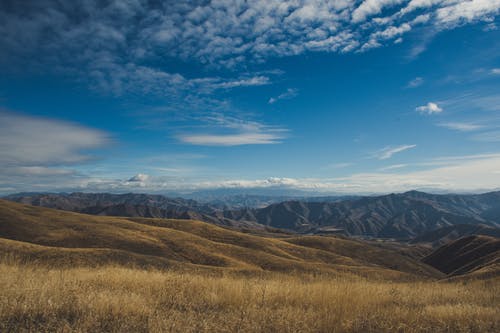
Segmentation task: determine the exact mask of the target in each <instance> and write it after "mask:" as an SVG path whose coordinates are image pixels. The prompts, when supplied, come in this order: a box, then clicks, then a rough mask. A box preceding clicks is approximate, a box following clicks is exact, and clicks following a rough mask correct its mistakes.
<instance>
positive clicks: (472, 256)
mask: <svg viewBox="0 0 500 333" xmlns="http://www.w3.org/2000/svg"><path fill="white" fill-rule="evenodd" d="M422 261H423V262H425V263H427V264H429V265H431V266H432V267H435V268H436V269H438V270H440V271H441V272H443V273H445V274H448V275H450V276H454V275H463V274H469V273H473V272H476V271H480V270H482V271H483V272H484V271H491V270H492V269H498V266H499V264H500V239H499V238H496V237H488V236H468V237H463V238H460V239H458V240H456V241H453V242H451V243H448V244H446V245H443V246H442V247H440V248H439V249H437V250H436V251H434V252H433V253H431V254H430V255H428V256H426V257H425V258H423V260H422ZM499 272H500V271H498V270H497V275H498V273H499Z"/></svg>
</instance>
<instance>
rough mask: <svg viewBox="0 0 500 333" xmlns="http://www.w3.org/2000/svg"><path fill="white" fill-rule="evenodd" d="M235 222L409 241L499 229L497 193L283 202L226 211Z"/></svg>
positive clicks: (499, 198)
mask: <svg viewBox="0 0 500 333" xmlns="http://www.w3.org/2000/svg"><path fill="white" fill-rule="evenodd" d="M224 216H225V217H226V218H229V219H234V220H238V221H241V220H247V221H254V222H257V223H259V224H264V225H267V226H272V227H275V228H284V229H289V230H294V231H297V232H301V233H322V232H328V233H330V232H332V231H334V232H343V233H345V234H347V235H357V236H370V237H381V238H397V239H409V238H414V237H417V236H419V235H421V234H424V233H426V232H429V231H432V230H436V229H439V228H443V227H447V226H451V225H456V224H472V225H477V224H484V225H489V226H492V227H498V226H499V225H500V192H491V193H485V194H480V195H454V194H452V195H434V194H427V193H423V192H416V191H411V192H406V193H401V194H390V195H383V196H373V197H363V198H359V199H351V200H344V201H340V202H304V201H287V202H282V203H278V204H273V205H270V206H268V207H265V208H262V209H243V210H237V211H225V212H224Z"/></svg>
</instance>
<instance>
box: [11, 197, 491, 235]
mask: <svg viewBox="0 0 500 333" xmlns="http://www.w3.org/2000/svg"><path fill="white" fill-rule="evenodd" d="M5 199H7V200H11V201H16V202H19V203H24V204H30V205H35V206H43V207H48V208H55V209H62V210H68V211H74V212H79V213H86V214H94V215H109V216H127V217H157V218H177V219H194V220H201V221H205V222H209V223H212V224H216V225H223V226H230V227H235V228H239V229H242V228H254V229H266V228H267V229H269V230H274V229H282V230H284V231H287V232H293V233H300V234H331V233H336V234H344V235H348V236H358V237H365V238H366V237H368V238H393V239H398V240H411V239H416V238H418V237H424V238H425V237H427V238H429V236H425V235H427V234H429V233H431V232H435V231H436V230H444V231H440V233H439V234H440V235H441V234H443V235H444V234H448V235H449V236H450V237H451V238H450V240H451V239H456V238H457V237H458V236H466V235H469V234H475V233H476V232H475V231H477V228H476V229H474V228H467V227H463V226H481V228H483V229H484V230H485V233H483V234H486V235H489V234H491V233H488V230H489V229H491V230H492V231H491V232H492V233H493V234H495V233H496V232H497V231H496V230H498V228H499V227H500V192H489V193H484V194H439V195H438V194H429V193H424V192H418V191H410V192H405V193H399V194H388V195H381V196H366V197H345V198H341V197H323V198H316V199H315V198H305V199H302V200H291V201H283V202H278V203H273V204H270V205H268V206H266V207H263V208H253V207H244V208H238V207H239V204H238V205H236V207H234V206H231V205H226V204H224V205H220V204H213V205H212V204H210V203H209V202H207V203H199V202H197V201H195V200H192V199H182V198H168V197H165V196H162V195H148V194H135V193H128V194H108V193H71V194H64V193H63V194H50V193H49V194H17V195H10V196H7V197H5ZM453 234H455V236H454V237H452V235H453ZM441 238H442V239H441V240H442V242H445V240H446V236H445V235H444V236H442V237H441ZM422 240H423V241H424V239H423V238H422ZM427 242H430V243H435V245H440V243H439V239H434V240H430V239H427Z"/></svg>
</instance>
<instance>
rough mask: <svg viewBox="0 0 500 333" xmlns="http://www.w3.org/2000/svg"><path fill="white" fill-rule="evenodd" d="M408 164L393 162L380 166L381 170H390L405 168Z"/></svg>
mask: <svg viewBox="0 0 500 333" xmlns="http://www.w3.org/2000/svg"><path fill="white" fill-rule="evenodd" d="M406 166H408V164H393V165H389V166H386V167H383V168H380V169H379V170H380V171H388V170H394V169H401V168H404V167H406Z"/></svg>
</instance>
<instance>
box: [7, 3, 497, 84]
mask: <svg viewBox="0 0 500 333" xmlns="http://www.w3.org/2000/svg"><path fill="white" fill-rule="evenodd" d="M417 9H418V10H417ZM499 10H500V0H471V1H468V0H413V1H410V2H408V1H406V0H364V1H362V2H360V1H354V0H341V1H318V0H302V1H295V0H285V1H262V0H256V1H236V2H234V1H233V2H231V1H212V2H198V1H194V2H193V1H177V2H154V3H152V2H148V1H129V2H123V1H122V2H120V1H112V2H107V3H105V4H103V3H101V2H100V1H97V0H88V1H85V3H84V4H82V3H81V2H72V3H71V4H69V5H68V4H66V5H61V4H60V2H59V1H56V0H40V1H36V2H30V3H29V4H26V3H24V2H23V3H21V2H13V3H12V4H11V5H10V6H8V7H5V6H4V7H3V8H2V9H0V47H1V49H2V51H3V52H2V55H1V59H0V60H2V61H12V62H13V63H16V60H19V59H22V60H20V61H19V63H20V64H22V65H23V66H26V61H25V60H26V59H31V61H32V62H34V63H35V65H39V64H40V63H42V64H43V65H44V66H43V68H51V69H58V70H62V71H63V72H66V73H73V74H74V73H75V70H76V71H77V73H78V75H80V76H89V77H90V79H91V80H92V84H94V85H96V86H101V87H106V88H107V89H111V90H112V91H119V90H120V86H121V85H124V84H126V81H127V80H125V79H124V78H123V74H124V72H125V74H126V72H129V71H131V72H134V71H139V72H141V71H145V70H144V69H140V67H141V66H142V67H146V65H144V64H147V63H153V62H154V61H156V60H158V59H159V58H162V57H169V58H174V59H181V60H189V61H193V60H194V61H196V62H197V63H199V64H202V65H203V64H210V65H215V66H223V67H229V68H234V67H235V66H238V65H239V64H242V63H245V62H248V61H256V62H262V61H265V60H266V59H268V58H270V57H281V56H290V55H297V54H302V53H305V52H356V51H360V50H367V49H369V48H373V47H375V46H382V45H383V44H384V39H393V38H395V39H396V38H397V39H399V38H401V35H403V34H406V33H408V32H409V31H410V30H412V28H413V27H414V26H415V25H426V27H429V30H432V31H435V32H439V31H441V30H443V29H449V28H450V27H453V26H456V25H460V24H466V23H471V22H475V21H477V20H483V19H490V20H491V19H492V18H493V17H494V16H496V15H498V12H499ZM373 16H377V17H375V18H374V20H371V21H370V20H369V19H370V18H371V17H373ZM353 22H354V23H353ZM47 31H50V32H51V33H50V34H47V33H46V32H47ZM379 38H380V40H379ZM391 44H392V40H391ZM82 50H84V51H82ZM148 60H153V61H150V62H148ZM156 62H157V61H156ZM150 66H151V67H149V68H150V69H151V70H152V72H148V73H138V74H139V75H147V76H153V77H155V79H154V80H153V81H152V82H151V85H150V86H149V87H148V88H144V87H142V86H139V87H136V88H137V89H138V90H139V91H143V90H144V89H145V90H154V86H155V84H156V83H158V82H163V85H165V82H170V84H171V85H174V86H175V85H176V82H177V81H176V77H175V76H176V73H175V70H173V69H172V68H170V69H169V68H162V70H161V71H162V72H164V73H163V74H162V73H155V71H158V67H154V66H153V65H150ZM35 67H36V68H41V67H39V66H35ZM129 67H131V68H129ZM156 74H158V75H156ZM254 80H257V79H254ZM233 81H235V83H234V84H237V83H236V82H238V81H241V80H238V78H235V79H234V80H233ZM147 82H148V81H147ZM103 83H104V84H103ZM241 83H242V84H247V83H249V84H251V83H252V79H250V80H249V81H248V80H247V79H243V81H242V82H241ZM130 86H131V87H133V85H130ZM223 86H224V84H223ZM226 86H232V85H231V84H230V83H228V84H227V85H226Z"/></svg>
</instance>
